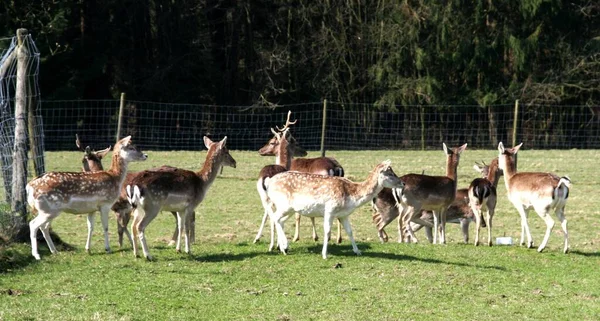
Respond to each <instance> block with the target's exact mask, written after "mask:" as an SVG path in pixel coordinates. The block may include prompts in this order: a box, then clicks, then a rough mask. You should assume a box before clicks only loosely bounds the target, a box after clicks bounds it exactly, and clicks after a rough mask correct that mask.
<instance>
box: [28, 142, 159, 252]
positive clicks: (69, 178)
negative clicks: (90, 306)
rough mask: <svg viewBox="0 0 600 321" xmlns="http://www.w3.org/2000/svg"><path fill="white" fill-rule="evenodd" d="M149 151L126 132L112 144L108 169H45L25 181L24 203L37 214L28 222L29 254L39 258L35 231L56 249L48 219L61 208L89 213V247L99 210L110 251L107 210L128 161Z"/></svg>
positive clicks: (145, 157)
mask: <svg viewBox="0 0 600 321" xmlns="http://www.w3.org/2000/svg"><path fill="white" fill-rule="evenodd" d="M147 158H148V155H146V154H144V153H142V152H141V151H140V150H138V149H137V148H136V147H135V146H134V145H133V144H132V143H131V136H127V137H125V138H123V139H121V140H120V141H118V142H117V144H115V148H114V150H113V157H112V163H111V166H110V169H108V170H106V171H97V172H48V173H45V174H43V175H40V176H38V177H36V178H35V179H33V180H32V181H30V182H29V183H28V184H27V187H26V190H27V203H28V204H29V206H31V208H32V211H33V212H34V213H37V216H36V217H35V218H34V219H32V220H31V221H30V222H29V229H30V238H31V254H32V255H33V256H34V257H35V258H36V259H37V260H39V259H40V255H39V253H38V247H37V239H36V233H37V230H38V228H39V229H40V230H41V231H42V234H43V235H44V238H45V239H46V243H48V247H49V248H50V252H51V253H56V252H57V251H56V248H55V247H54V243H53V242H52V239H51V238H50V233H49V229H50V223H51V222H52V220H53V219H55V218H56V217H58V215H60V213H61V212H66V213H71V214H85V213H88V217H87V224H88V237H87V242H86V244H85V249H86V251H87V252H89V251H90V246H91V241H92V231H93V229H94V212H95V211H100V213H101V218H102V227H103V230H104V247H105V249H106V251H107V252H110V245H109V242H108V212H109V211H110V208H111V206H112V205H113V203H114V202H115V200H116V199H117V198H118V197H119V192H120V190H121V187H122V184H123V180H124V179H125V175H126V173H127V164H128V163H129V162H132V161H144V160H146V159H147Z"/></svg>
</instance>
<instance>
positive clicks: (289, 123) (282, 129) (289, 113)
mask: <svg viewBox="0 0 600 321" xmlns="http://www.w3.org/2000/svg"><path fill="white" fill-rule="evenodd" d="M290 116H292V111H291V110H290V111H288V115H287V120H286V121H285V126H283V128H279V127H277V126H275V128H277V130H278V131H280V132H282V131H284V130H286V129H287V128H288V126H290V125H294V124H295V123H296V122H297V121H298V120H297V119H296V120H294V121H293V122H291V121H290Z"/></svg>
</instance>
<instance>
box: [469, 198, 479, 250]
mask: <svg viewBox="0 0 600 321" xmlns="http://www.w3.org/2000/svg"><path fill="white" fill-rule="evenodd" d="M469 205H470V206H471V211H473V216H475V246H477V245H479V229H480V228H481V211H480V208H479V207H478V206H477V204H473V203H472V202H469Z"/></svg>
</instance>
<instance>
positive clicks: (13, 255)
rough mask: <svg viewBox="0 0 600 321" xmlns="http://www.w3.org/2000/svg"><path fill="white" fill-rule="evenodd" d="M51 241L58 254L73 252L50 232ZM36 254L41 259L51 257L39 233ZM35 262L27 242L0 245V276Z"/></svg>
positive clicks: (69, 246) (68, 245) (72, 249)
mask: <svg viewBox="0 0 600 321" xmlns="http://www.w3.org/2000/svg"><path fill="white" fill-rule="evenodd" d="M50 234H51V237H52V241H53V242H54V245H55V246H56V249H57V250H58V251H59V252H69V251H74V250H75V247H74V246H72V245H70V244H69V243H66V242H64V241H63V240H62V239H61V238H60V237H59V236H58V235H56V234H54V233H53V232H52V231H51V232H50ZM37 242H38V252H39V253H40V256H42V258H43V257H44V256H49V255H52V253H50V249H48V244H47V243H46V240H45V239H44V237H43V236H42V234H41V233H38V235H37ZM35 262H37V260H36V259H35V258H34V257H33V256H32V255H31V245H30V244H29V242H26V243H24V242H13V243H8V244H0V274H5V273H9V272H12V271H14V270H18V269H22V268H24V267H26V266H28V265H30V264H33V263H35Z"/></svg>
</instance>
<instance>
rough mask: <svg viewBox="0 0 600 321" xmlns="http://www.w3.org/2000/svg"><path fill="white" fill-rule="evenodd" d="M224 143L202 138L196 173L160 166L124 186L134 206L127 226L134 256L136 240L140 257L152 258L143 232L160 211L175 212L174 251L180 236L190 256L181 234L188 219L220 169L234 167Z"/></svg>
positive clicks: (188, 241) (141, 174)
mask: <svg viewBox="0 0 600 321" xmlns="http://www.w3.org/2000/svg"><path fill="white" fill-rule="evenodd" d="M226 142H227V136H225V138H223V140H221V141H220V142H213V141H212V140H210V139H209V138H208V137H206V136H205V137H204V145H205V146H206V148H208V153H207V155H206V161H205V162H204V165H203V167H202V169H201V170H200V171H199V172H193V171H189V170H185V169H180V168H175V167H169V166H163V167H160V168H157V169H151V170H145V171H142V172H139V173H138V174H137V175H136V176H135V177H134V178H133V180H132V182H131V184H130V185H128V186H127V191H128V193H127V195H128V196H129V198H130V200H131V203H132V205H133V206H134V207H135V210H134V211H133V223H132V225H131V234H132V237H133V240H134V242H133V254H134V256H136V257H137V256H138V245H137V240H136V239H137V238H139V240H140V243H141V244H142V251H143V253H144V257H146V259H148V260H151V259H152V256H150V253H149V250H148V244H147V243H146V237H145V233H144V232H145V230H146V227H148V224H150V222H152V220H153V219H154V218H155V217H156V215H157V214H158V213H159V212H160V211H161V210H165V211H172V212H177V226H178V228H179V233H178V236H177V242H176V246H175V249H176V250H177V252H180V251H181V247H180V245H181V237H182V235H184V238H185V252H186V253H190V238H189V237H188V234H187V233H184V231H185V230H186V225H187V222H188V221H189V217H190V216H191V215H192V213H194V209H195V208H196V207H197V206H198V205H199V204H200V203H201V202H202V201H203V200H204V197H205V196H206V193H207V192H208V189H209V188H210V186H211V185H212V183H213V182H214V180H215V178H216V177H217V175H218V174H219V170H220V169H221V167H222V166H231V167H233V168H235V166H236V161H235V160H234V159H233V157H231V155H230V154H229V150H228V149H227V147H226V146H225V143H226Z"/></svg>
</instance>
